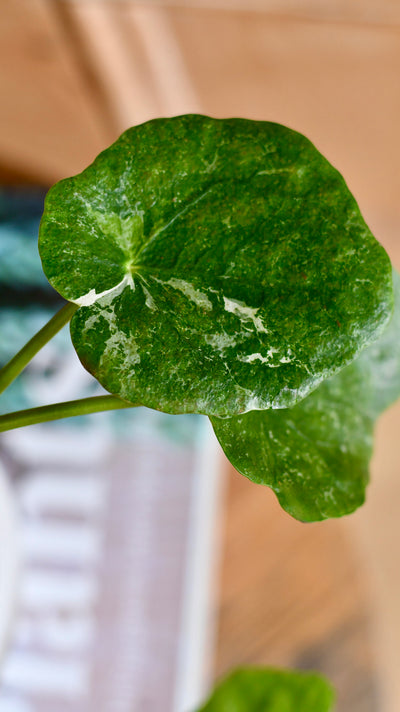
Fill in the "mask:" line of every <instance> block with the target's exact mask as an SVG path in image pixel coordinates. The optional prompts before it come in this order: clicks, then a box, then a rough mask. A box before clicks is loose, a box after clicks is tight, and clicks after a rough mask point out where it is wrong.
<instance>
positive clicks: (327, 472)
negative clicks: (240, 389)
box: [211, 273, 400, 521]
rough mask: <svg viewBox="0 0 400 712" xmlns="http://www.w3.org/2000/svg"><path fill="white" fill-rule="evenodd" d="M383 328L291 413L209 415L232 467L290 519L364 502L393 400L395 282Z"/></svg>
mask: <svg viewBox="0 0 400 712" xmlns="http://www.w3.org/2000/svg"><path fill="white" fill-rule="evenodd" d="M393 283H394V287H395V309H394V313H393V316H392V319H391V321H390V323H389V326H388V327H387V328H386V329H385V331H384V332H383V334H382V336H381V337H380V339H379V340H378V341H376V342H375V343H374V344H372V345H371V346H369V347H368V348H367V349H365V351H364V352H363V353H362V354H361V355H360V356H359V358H358V359H356V360H355V361H353V363H351V364H350V365H349V366H347V367H346V368H344V369H343V370H342V371H341V372H340V373H338V374H336V375H335V376H333V377H332V378H329V379H327V380H326V381H324V382H323V383H322V384H321V385H320V386H319V387H318V388H317V389H316V390H315V391H314V392H313V393H311V394H310V395H309V396H307V398H305V399H304V400H302V401H301V402H300V403H298V404H297V405H295V406H294V407H292V408H285V409H282V410H273V411H272V410H269V411H262V412H261V411H254V412H252V413H247V414H245V415H241V416H238V417H235V418H225V419H222V418H212V419H211V422H212V424H213V427H214V430H215V433H216V435H217V438H218V440H219V442H220V443H221V446H222V448H223V450H224V452H225V454H226V455H227V457H228V459H229V460H230V461H231V462H232V464H233V465H234V467H236V469H237V470H238V471H239V472H241V473H242V474H244V475H246V476H247V477H248V478H249V479H251V480H253V482H257V483H259V484H265V485H268V486H269V487H271V488H272V489H273V490H274V492H275V493H276V495H277V497H278V500H279V502H280V504H281V506H282V507H283V508H284V509H285V510H286V511H287V512H289V514H291V515H292V516H293V517H295V518H296V519H300V520H301V521H317V520H321V519H327V518H329V517H340V516H342V515H344V514H349V513H350V512H352V511H354V509H356V508H357V507H359V506H360V505H361V504H362V503H363V502H364V499H365V489H366V485H367V483H368V479H369V473H368V468H369V461H370V458H371V454H372V442H373V428H374V423H375V419H376V418H377V417H378V416H379V414H380V413H381V412H382V411H383V410H384V409H385V408H387V406H389V405H390V404H391V403H392V402H394V401H395V400H396V399H397V398H398V397H399V396H400V339H399V334H400V277H399V275H398V274H395V273H394V274H393Z"/></svg>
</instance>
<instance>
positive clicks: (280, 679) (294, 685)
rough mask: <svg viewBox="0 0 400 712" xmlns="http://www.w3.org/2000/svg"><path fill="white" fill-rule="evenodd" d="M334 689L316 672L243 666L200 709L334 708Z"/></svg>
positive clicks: (290, 711) (324, 711) (289, 711)
mask: <svg viewBox="0 0 400 712" xmlns="http://www.w3.org/2000/svg"><path fill="white" fill-rule="evenodd" d="M333 702H334V693H333V690H332V688H331V686H330V685H329V683H328V682H327V681H326V680H325V678H323V677H322V676H320V675H317V674H315V673H298V672H291V671H289V670H274V669H268V668H266V669H262V668H259V669H257V668H254V669H251V668H249V669H240V670H236V671H235V672H233V673H232V674H231V675H229V677H227V678H226V679H225V680H224V681H223V682H221V683H220V684H219V685H218V686H217V687H216V689H215V690H214V692H213V693H212V695H211V697H210V699H209V700H208V702H206V704H205V705H204V706H203V707H201V708H200V709H199V710H197V712H333Z"/></svg>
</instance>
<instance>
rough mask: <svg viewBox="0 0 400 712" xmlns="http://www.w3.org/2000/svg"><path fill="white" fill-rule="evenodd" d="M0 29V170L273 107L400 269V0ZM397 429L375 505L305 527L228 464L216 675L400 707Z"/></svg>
mask: <svg viewBox="0 0 400 712" xmlns="http://www.w3.org/2000/svg"><path fill="white" fill-rule="evenodd" d="M211 4H212V5H213V7H210V5H211ZM239 5H240V7H239ZM277 12H279V15H278V14H276V13H277ZM0 40H1V41H0V57H1V61H0V67H1V68H0V89H1V92H2V97H3V99H2V105H1V109H0V176H1V175H2V176H3V177H6V176H7V177H8V179H14V180H19V181H21V180H25V181H26V180H30V181H33V180H35V181H38V182H42V183H50V182H52V181H53V180H56V179H58V178H60V177H63V176H65V175H68V174H71V173H74V172H77V171H79V170H80V169H81V168H83V167H84V166H85V165H86V164H87V163H88V162H89V161H90V160H92V158H93V157H94V156H95V154H96V153H97V152H98V151H99V150H101V148H103V147H105V146H106V145H107V144H108V143H109V142H110V141H112V140H113V139H114V138H116V137H117V135H118V134H119V133H120V131H122V130H123V129H124V128H126V127H127V126H129V125H131V124H134V123H137V122H140V121H143V120H146V119H148V118H152V117H154V116H156V115H170V114H177V113H184V112H190V111H201V112H203V113H208V114H211V115H213V116H238V115H240V116H246V117H249V118H259V119H269V120H273V121H280V122H282V123H285V124H287V125H289V126H291V127H293V128H296V129H298V130H299V131H302V132H304V133H305V134H307V135H308V136H309V137H310V138H311V139H312V140H313V141H314V143H316V145H317V146H318V148H320V150H321V151H322V152H323V153H325V154H326V155H327V157H328V158H329V159H330V160H331V161H332V162H333V163H334V164H335V165H336V166H337V167H338V168H339V169H340V170H341V171H342V172H343V174H344V175H345V177H346V180H347V182H348V184H349V187H350V188H351V189H352V191H353V192H354V193H355V195H356V197H357V199H358V200H359V203H360V206H361V209H362V211H363V213H364V216H365V217H366V219H367V222H368V223H369V224H370V226H371V228H372V229H373V231H374V232H375V234H376V236H377V237H378V239H380V241H381V242H382V243H383V244H384V245H385V247H386V248H387V249H388V250H389V253H390V254H391V256H392V259H393V261H394V263H395V265H397V267H400V238H399V235H400V201H399V199H398V196H399V195H400V173H399V171H398V164H399V159H400V155H399V154H400V139H399V132H398V126H399V119H400V91H399V76H400V71H399V70H400V11H399V5H398V3H397V2H396V1H395V0H386V2H379V3H378V2H377V1H375V2H374V1H373V0H369V1H368V2H366V1H365V2H358V1H357V0H353V1H352V2H345V1H344V0H342V1H339V0H338V1H337V2H332V1H331V2H329V3H320V2H317V1H316V0H308V1H307V0H304V1H303V2H300V3H297V2H296V3H295V2H294V0H286V2H283V1H282V2H279V3H278V2H277V1H274V0H268V1H267V0H266V1H265V2H261V0H252V1H250V0H249V2H248V3H244V2H239V0H219V2H215V3H210V2H207V1H206V0H192V1H190V0H189V1H188V2H183V1H182V2H171V3H166V2H161V0H160V2H158V3H157V2H148V3H142V4H140V3H136V2H125V3H119V2H116V1H115V0H113V1H112V2H109V3H107V2H106V0H103V1H102V2H95V1H94V0H93V1H90V0H86V2H85V0H84V1H83V2H80V3H78V2H70V3H66V2H64V3H63V2H57V1H54V2H52V1H51V0H13V2H12V3H7V2H6V0H3V9H2V13H1V19H0ZM399 426H400V408H399V407H397V408H394V409H392V410H391V411H390V412H389V413H388V414H387V415H385V417H384V418H383V419H382V421H381V422H380V424H379V427H378V440H377V448H376V455H375V458H374V465H373V484H372V486H371V488H370V492H369V496H368V502H367V505H366V506H365V507H364V508H363V509H362V510H361V511H360V513H357V514H356V515H354V516H352V517H348V518H346V520H344V521H338V522H329V523H324V524H318V525H300V524H297V523H295V522H294V521H293V520H291V519H290V518H289V517H288V516H287V515H285V514H283V513H282V512H280V511H279V510H278V508H277V506H276V503H275V500H274V497H273V495H271V494H270V493H269V492H268V491H267V490H263V489H261V488H258V487H256V486H254V485H252V484H250V483H248V482H247V481H246V480H244V479H243V478H240V477H239V476H238V475H236V474H232V473H231V474H230V475H229V477H228V494H227V505H226V511H225V528H224V533H223V536H224V545H223V550H224V551H223V561H222V572H221V586H220V596H219V602H218V603H217V619H218V625H219V634H218V644H217V652H216V674H220V673H222V672H224V671H225V670H227V669H228V668H230V667H232V666H235V665H238V664H243V663H246V664H250V663H271V664H275V665H280V664H282V665H283V664H285V665H294V666H300V667H307V668H308V667H313V668H316V669H320V670H323V671H325V672H326V673H327V674H328V675H329V676H330V677H331V679H332V680H333V681H334V682H335V683H336V684H337V686H338V690H339V702H340V704H339V707H338V711H339V712H397V711H398V709H399V700H400V682H399V680H398V668H399V666H400V643H399V635H398V631H399V629H400V604H399V601H400V573H399V568H398V564H397V561H398V551H399V545H400V525H399V523H398V516H397V511H398V503H399V501H400V497H399V496H398V495H400V492H398V489H399V487H400V485H399V484H398V483H399V482H400V477H399V469H400V466H399V463H400V451H399V445H398V442H397V440H398V438H397V433H398V430H399Z"/></svg>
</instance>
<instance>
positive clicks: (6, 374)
mask: <svg viewBox="0 0 400 712" xmlns="http://www.w3.org/2000/svg"><path fill="white" fill-rule="evenodd" d="M77 309H78V305H77V304H73V303H72V302H68V303H67V304H65V306H63V307H62V308H61V309H60V310H59V311H58V312H57V314H55V315H54V316H53V317H52V318H51V319H50V321H48V322H47V324H45V326H44V327H43V328H42V329H40V331H38V332H37V334H35V336H33V337H32V339H30V341H28V343H27V344H25V346H23V347H22V349H21V350H20V351H18V353H17V354H15V356H13V358H12V359H11V361H9V362H8V363H6V365H5V366H3V368H2V369H0V393H3V391H5V389H6V388H7V387H8V386H9V385H10V383H12V382H13V381H14V379H15V378H17V376H19V374H20V373H21V371H23V370H24V368H25V366H27V365H28V363H29V361H31V360H32V359H33V357H34V356H35V355H36V354H37V353H38V351H40V349H41V348H43V346H45V344H47V342H48V341H50V339H52V338H53V336H55V334H57V332H58V331H60V330H61V329H62V328H63V326H65V325H66V324H67V323H68V322H69V321H70V319H71V317H72V316H73V314H74V313H75V312H76V310H77Z"/></svg>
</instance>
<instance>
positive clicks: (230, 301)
mask: <svg viewBox="0 0 400 712" xmlns="http://www.w3.org/2000/svg"><path fill="white" fill-rule="evenodd" d="M40 252H41V257H42V262H43V267H44V271H45V273H46V275H47V277H48V279H49V281H50V283H51V284H52V285H53V287H54V288H55V289H56V290H57V291H59V293H60V294H61V295H62V296H63V297H64V298H65V299H68V300H71V301H74V302H76V303H77V304H78V305H79V306H80V307H81V308H80V309H79V310H78V311H77V312H76V314H75V315H74V317H73V319H72V323H71V334H72V340H73V343H74V346H75V348H76V350H77V353H78V355H79V358H80V359H81V361H82V363H83V365H84V366H85V367H86V368H87V369H88V370H89V371H90V372H91V373H92V374H93V375H94V376H95V377H96V378H97V379H98V380H99V382H100V383H101V384H102V385H103V386H104V387H105V388H106V390H108V391H109V392H111V393H112V394H114V395H117V396H120V397H122V398H123V399H125V400H128V401H130V402H133V403H137V402H140V403H142V404H143V405H147V406H149V407H151V408H155V409H158V410H162V411H165V412H169V413H180V412H193V413H204V414H208V415H215V416H232V415H236V414H241V413H244V412H247V411H251V410H254V409H267V408H282V407H288V406H291V405H293V404H294V403H296V402H298V401H299V400H301V399H302V398H304V397H305V396H306V395H307V394H308V393H309V392H311V391H313V390H314V389H315V388H316V387H317V386H318V385H319V383H320V382H321V381H323V380H324V379H326V378H327V377H329V376H331V375H332V374H334V373H336V372H337V371H339V370H340V369H341V368H343V367H344V366H346V364H348V363H350V362H351V361H352V360H353V359H354V358H355V357H356V356H357V354H358V353H359V352H360V351H361V350H362V349H363V348H364V347H365V346H366V345H367V344H368V343H370V342H371V341H372V340H374V339H376V338H377V336H378V335H379V333H380V332H381V330H382V328H383V326H384V325H385V324H386V322H387V320H388V318H389V316H390V313H391V310H392V291H391V268H390V262H389V259H388V257H387V255H386V253H385V252H384V250H383V248H382V247H381V246H380V245H379V244H378V243H377V242H376V240H375V239H374V238H373V236H372V235H371V233H370V231H369V229H368V228H367V226H366V224H365V222H364V221H363V219H362V217H361V215H360V212H359V210H358V207H357V205H356V203H355V201H354V198H353V197H352V196H351V194H350V192H349V190H348V189H347V187H346V185H345V183H344V181H343V179H342V177H341V176H340V175H339V173H338V172H337V171H336V170H335V169H334V168H333V167H332V166H331V165H330V164H329V163H328V162H327V161H326V160H325V159H324V158H323V157H322V156H321V154H320V153H319V152H318V151H317V150H316V149H315V147H314V146H313V145H312V144H311V143H310V142H309V141H308V140H307V139H306V138H304V137H303V136H301V135H300V134H298V133H296V132H294V131H291V130H289V129H287V128H285V127H283V126H280V125H278V124H273V123H268V122H257V121H249V120H245V119H226V120H217V119H211V118H208V117H205V116H197V115H188V116H180V117H176V118H172V119H157V120H154V121H150V122H148V123H146V124H143V125H141V126H138V127H136V128H133V129H130V130H129V131H127V132H126V133H124V134H123V135H122V136H121V138H120V139H119V140H118V141H117V142H116V143H115V144H113V145H112V146H111V147H110V148H109V149H107V150H106V151H105V152H104V153H102V154H101V155H100V156H99V157H98V158H97V159H96V160H95V162H94V163H93V164H92V165H91V166H90V167H89V168H87V169H86V170H85V171H84V172H83V173H81V174H80V175H78V176H76V177H74V178H70V179H67V180H64V181H61V182H60V183H58V184H57V185H56V186H55V187H54V188H52V189H51V191H50V192H49V194H48V197H47V199H46V206H45V212H44V216H43V220H42V223H41V230H40Z"/></svg>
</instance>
